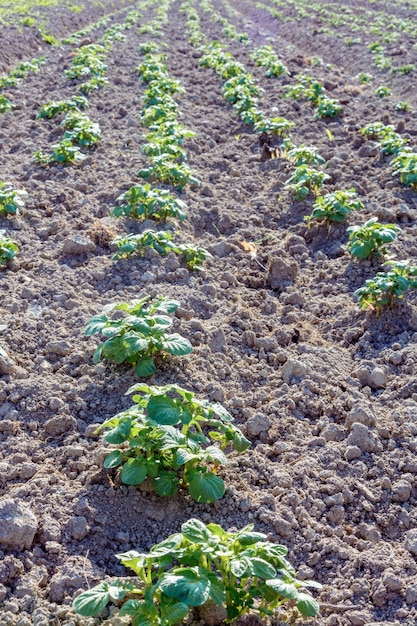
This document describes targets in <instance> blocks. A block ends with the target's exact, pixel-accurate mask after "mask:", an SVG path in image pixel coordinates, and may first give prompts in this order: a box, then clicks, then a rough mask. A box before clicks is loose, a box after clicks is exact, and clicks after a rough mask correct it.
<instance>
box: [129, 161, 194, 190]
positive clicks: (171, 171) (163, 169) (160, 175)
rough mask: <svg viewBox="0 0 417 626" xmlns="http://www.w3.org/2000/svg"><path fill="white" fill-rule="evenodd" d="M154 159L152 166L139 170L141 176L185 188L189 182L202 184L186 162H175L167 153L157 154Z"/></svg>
mask: <svg viewBox="0 0 417 626" xmlns="http://www.w3.org/2000/svg"><path fill="white" fill-rule="evenodd" d="M152 160H153V164H152V165H151V166H150V167H146V168H143V169H141V170H139V172H138V176H139V177H140V178H144V179H145V180H150V181H152V182H160V183H166V184H168V185H173V186H174V187H177V188H178V189H183V188H184V187H185V185H188V184H193V185H199V184H200V181H199V180H198V178H196V177H195V176H194V175H193V171H192V169H191V168H190V167H189V165H187V164H186V163H175V162H173V161H171V160H170V158H169V155H167V154H161V155H160V156H155V157H153V159H152Z"/></svg>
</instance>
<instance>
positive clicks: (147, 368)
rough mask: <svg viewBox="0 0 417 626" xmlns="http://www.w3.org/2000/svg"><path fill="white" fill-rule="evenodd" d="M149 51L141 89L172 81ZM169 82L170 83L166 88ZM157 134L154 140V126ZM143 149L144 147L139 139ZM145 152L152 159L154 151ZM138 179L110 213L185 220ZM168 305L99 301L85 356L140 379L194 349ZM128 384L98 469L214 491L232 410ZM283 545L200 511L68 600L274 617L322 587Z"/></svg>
mask: <svg viewBox="0 0 417 626" xmlns="http://www.w3.org/2000/svg"><path fill="white" fill-rule="evenodd" d="M146 50H149V46H148V48H147V49H146V47H145V48H144V51H146ZM148 59H149V61H150V62H151V61H152V63H153V62H154V61H155V62H156V66H155V65H152V67H150V64H148V63H146V61H147V59H146V58H145V62H144V63H143V64H142V65H141V66H140V67H141V72H140V73H141V75H142V77H144V76H146V77H150V76H153V72H155V70H156V72H157V76H156V78H153V79H152V80H148V81H147V84H148V86H150V87H155V86H156V87H158V88H159V87H160V86H161V85H165V86H169V85H171V88H172V87H173V83H172V79H170V78H169V77H168V76H167V75H166V74H165V73H164V72H163V73H162V75H161V74H159V69H160V67H159V66H158V61H160V57H157V58H156V59H155V57H153V58H152V57H151V58H149V57H148ZM149 70H150V71H151V73H150V74H149V73H148V71H149ZM158 74H159V75H158ZM158 79H159V82H158ZM155 80H156V83H154V84H153V85H152V83H153V81H155ZM176 89H177V86H176V87H175V91H174V93H175V92H177V91H176ZM166 95H169V98H168V99H166ZM171 96H172V93H170V90H169V89H168V91H165V90H162V91H161V90H160V89H151V90H150V88H149V87H148V90H147V92H145V103H148V104H149V108H150V107H153V106H154V104H150V103H151V102H152V99H153V98H154V97H156V98H157V99H158V100H159V99H160V100H159V101H158V104H159V105H161V104H166V103H167V102H169V105H170V106H169V107H167V108H168V110H170V111H171V113H172V112H173V111H176V106H175V104H174V101H173V100H172V97H171ZM146 111H147V107H146V106H145V109H144V113H143V115H142V120H143V118H144V117H145V119H146ZM157 119H158V118H157ZM174 119H175V116H174ZM167 121H172V118H171V119H169V116H168V120H166V118H165V117H164V115H162V119H161V120H160V123H161V124H162V125H164V124H165V123H166V122H167ZM151 132H153V131H152V130H151ZM148 138H149V137H148ZM154 140H155V137H154V136H152V141H154ZM162 140H163V143H164V141H165V139H164V135H162ZM147 145H148V146H149V145H150V142H149V141H148V144H147ZM168 145H169V144H168ZM178 147H179V148H180V151H179V152H177V150H176V149H175V150H173V151H170V152H168V155H169V156H170V158H172V157H174V159H176V158H178V155H179V157H180V159H181V158H184V156H183V154H182V141H181V142H180V143H179V144H178ZM163 149H165V146H164V147H163ZM144 152H145V154H146V153H147V150H146V146H145V150H144ZM150 152H151V156H153V152H154V149H153V148H151V149H150ZM157 152H159V151H157ZM162 154H164V153H163V152H162ZM143 187H145V186H142V187H139V190H138V189H137V188H132V189H131V190H129V195H128V198H126V197H125V196H124V197H123V198H122V202H123V201H125V202H126V201H127V202H128V203H130V202H131V200H132V197H133V196H135V195H136V197H139V198H140V199H139V200H138V202H137V204H136V206H135V207H131V206H129V205H128V204H121V205H120V206H119V207H116V208H115V209H114V210H113V214H116V215H117V214H119V215H122V214H123V215H130V214H131V210H132V212H133V211H134V212H135V213H136V214H137V215H138V216H139V217H143V216H144V215H146V208H145V207H144V205H143V202H142V200H143V191H145V192H146V193H145V195H146V194H149V195H150V196H151V203H152V204H151V205H150V211H151V214H150V215H151V217H155V215H156V216H158V217H167V216H168V215H169V216H171V210H172V211H173V213H174V215H175V217H178V218H180V219H181V218H182V219H183V218H184V217H185V214H184V209H185V206H184V204H183V203H182V202H181V201H179V200H178V199H177V198H175V196H173V195H172V194H170V193H169V192H168V191H167V190H162V189H156V188H152V187H151V185H149V184H148V185H147V186H146V189H145V190H143ZM132 190H133V191H132ZM161 213H162V215H161ZM178 306H179V302H177V301H175V300H169V299H167V298H164V297H163V296H158V297H157V298H156V299H155V300H154V301H150V298H149V297H148V296H145V297H144V298H142V299H141V300H138V301H135V302H133V303H131V304H127V303H121V304H119V305H109V306H108V307H106V309H105V311H104V312H103V313H102V314H101V315H99V316H96V317H95V318H93V319H92V320H91V321H90V322H89V324H88V326H87V328H86V331H85V332H86V335H88V336H89V335H94V334H102V335H103V336H104V337H105V340H104V341H103V342H102V343H101V344H100V345H99V347H98V348H97V350H96V352H95V355H94V359H93V360H94V362H98V360H100V359H101V358H107V359H110V360H112V361H114V362H116V363H123V362H128V363H132V364H133V365H134V366H135V371H136V374H137V375H139V376H140V377H147V376H149V375H151V374H153V373H155V370H156V365H155V361H156V362H157V361H158V359H160V358H161V356H162V355H163V354H164V353H168V354H170V355H175V356H181V355H185V354H188V353H190V352H191V350H192V346H191V344H190V343H189V342H188V340H187V339H185V338H184V337H182V336H181V335H179V334H178V333H174V334H168V333H167V332H166V331H167V329H168V328H169V327H170V326H171V324H172V317H171V316H172V315H173V314H174V313H175V311H176V310H177V308H178ZM117 311H123V312H124V317H122V318H120V316H119V315H117V316H116V318H115V319H112V317H111V315H112V313H113V312H117ZM127 393H128V394H130V393H133V394H135V395H133V401H134V403H135V404H134V406H132V407H130V408H129V409H127V410H126V411H123V412H122V413H120V414H118V415H116V416H115V417H114V418H111V419H110V420H107V421H106V422H105V423H104V424H102V425H101V426H100V427H99V429H98V431H101V430H104V431H106V432H105V440H106V441H107V442H108V443H110V444H112V445H116V446H117V448H116V449H114V450H112V451H110V453H109V454H108V456H107V457H106V459H105V461H104V466H105V467H106V468H108V469H114V468H117V469H118V471H119V472H120V479H121V481H122V482H124V483H125V484H129V485H139V484H142V483H143V482H144V481H145V480H146V481H147V482H148V483H149V485H150V486H151V487H152V489H153V490H154V491H155V493H157V494H158V495H160V496H163V497H170V496H173V495H175V493H176V492H177V490H178V488H179V487H181V488H183V489H184V488H185V489H187V490H188V493H189V494H190V496H191V497H192V498H193V499H194V500H196V501H197V502H204V503H210V502H213V501H215V500H217V499H219V498H221V497H222V496H223V495H224V493H225V484H224V481H223V479H222V478H221V477H220V476H219V475H218V473H217V470H218V467H219V466H220V465H223V464H225V463H226V462H227V457H226V454H225V452H227V449H228V448H229V447H230V446H231V447H232V449H233V450H235V451H236V452H239V453H242V452H244V451H245V450H247V449H248V447H249V446H250V441H248V440H247V439H246V438H245V437H244V436H243V434H242V432H241V431H240V430H239V429H238V428H237V427H236V426H235V425H234V424H233V418H232V416H231V415H230V413H229V412H228V411H227V410H226V409H225V408H224V407H223V406H222V405H220V404H218V403H215V404H212V403H209V402H208V401H206V400H198V399H197V398H196V397H195V394H194V393H193V392H192V391H188V390H186V389H183V388H181V387H179V386H178V385H176V384H170V385H165V386H162V387H158V386H150V385H147V384H139V385H134V386H133V387H131V388H130V389H129V390H128V392H127ZM286 554H287V549H286V548H285V547H284V546H280V545H276V544H273V543H271V542H268V541H267V537H266V535H264V534H262V533H256V532H254V531H253V525H249V526H246V527H245V528H243V529H242V530H240V531H238V532H227V531H226V530H224V529H223V528H221V527H220V526H218V525H217V524H208V525H205V524H203V523H202V522H201V521H199V520H198V519H190V520H188V521H187V522H185V523H184V524H183V525H182V527H181V532H180V533H176V534H174V535H172V536H170V537H168V538H167V539H166V540H164V541H162V542H161V543H159V544H156V545H155V546H153V548H151V551H150V552H149V553H148V554H145V553H141V552H137V551H133V550H132V551H130V552H128V553H125V554H121V555H117V557H118V558H119V559H120V560H121V562H122V563H123V564H124V565H125V566H126V567H128V568H130V569H132V570H133V571H134V572H135V574H136V575H137V576H138V582H137V583H136V582H134V583H132V582H131V581H130V580H126V579H118V580H115V581H112V582H101V583H99V584H98V585H96V586H95V587H94V588H92V589H90V590H88V591H85V592H83V593H82V594H81V595H79V596H78V597H77V598H76V599H75V600H74V603H73V606H74V609H75V610H76V612H77V613H79V614H81V615H83V616H92V615H97V614H98V613H100V612H101V611H102V610H103V609H104V608H105V607H107V605H108V604H109V603H111V602H117V604H118V606H119V610H118V614H119V616H121V617H122V616H129V617H130V619H131V622H132V624H134V625H135V624H136V625H139V624H145V623H146V624H150V625H155V626H156V625H158V626H163V625H170V624H172V625H174V624H178V623H183V621H184V620H185V619H186V618H187V617H188V616H189V614H190V612H191V611H195V610H196V609H197V608H198V607H202V608H203V609H204V606H205V605H206V604H207V603H209V604H210V603H211V604H212V605H217V606H218V607H223V611H224V615H223V618H224V621H225V623H231V622H232V621H234V620H235V619H236V618H238V617H239V616H240V615H243V614H245V613H247V612H249V611H256V612H258V613H259V614H260V615H261V616H265V615H273V614H274V612H275V610H276V609H277V608H278V607H280V606H282V605H286V604H288V605H289V606H290V607H291V606H295V607H296V608H297V609H298V611H299V612H300V613H301V614H302V615H305V616H313V615H316V614H317V613H318V610H319V607H318V604H317V602H316V601H315V600H314V599H313V598H312V596H311V595H310V594H309V593H307V590H308V588H315V589H320V588H321V585H319V584H318V583H316V582H315V581H309V580H307V581H300V580H298V579H297V577H296V572H295V570H294V568H293V567H292V566H291V564H290V563H289V561H288V560H287V559H286V558H285V557H286Z"/></svg>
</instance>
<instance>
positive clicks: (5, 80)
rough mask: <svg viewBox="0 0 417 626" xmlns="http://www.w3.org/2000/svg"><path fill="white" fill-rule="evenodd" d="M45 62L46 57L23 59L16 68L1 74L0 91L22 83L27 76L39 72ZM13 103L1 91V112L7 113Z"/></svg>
mask: <svg viewBox="0 0 417 626" xmlns="http://www.w3.org/2000/svg"><path fill="white" fill-rule="evenodd" d="M44 63H45V57H39V58H37V59H32V60H31V61H21V62H20V63H18V64H17V65H16V67H15V68H13V69H12V70H10V72H9V73H8V74H6V75H5V76H0V91H4V90H6V89H7V90H8V89H11V88H13V87H17V86H18V85H20V84H21V83H22V82H23V81H24V80H25V78H26V77H27V76H28V75H29V74H31V73H33V72H35V73H37V72H39V71H40V68H41V67H42V65H44ZM12 107H13V104H12V102H11V100H10V98H9V97H7V96H5V95H4V94H3V93H0V113H6V112H7V111H10V109H12Z"/></svg>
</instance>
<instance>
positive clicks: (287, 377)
mask: <svg viewBox="0 0 417 626" xmlns="http://www.w3.org/2000/svg"><path fill="white" fill-rule="evenodd" d="M306 373H307V367H306V366H305V365H304V363H302V362H301V361H297V360H288V361H287V362H286V363H284V365H283V366H282V378H283V381H284V383H289V382H290V381H291V379H292V378H293V377H295V378H298V377H300V376H304V375H305V374H306Z"/></svg>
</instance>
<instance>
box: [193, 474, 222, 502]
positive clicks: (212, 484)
mask: <svg viewBox="0 0 417 626" xmlns="http://www.w3.org/2000/svg"><path fill="white" fill-rule="evenodd" d="M225 490H226V488H225V485H224V482H223V479H222V478H220V476H216V474H214V473H213V472H202V471H199V470H195V471H194V472H193V473H192V475H191V477H190V484H189V486H188V492H189V494H190V496H191V497H192V498H193V500H195V501H196V502H205V503H206V504H209V503H210V502H214V501H215V500H219V499H220V498H222V497H223V496H224V492H225Z"/></svg>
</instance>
